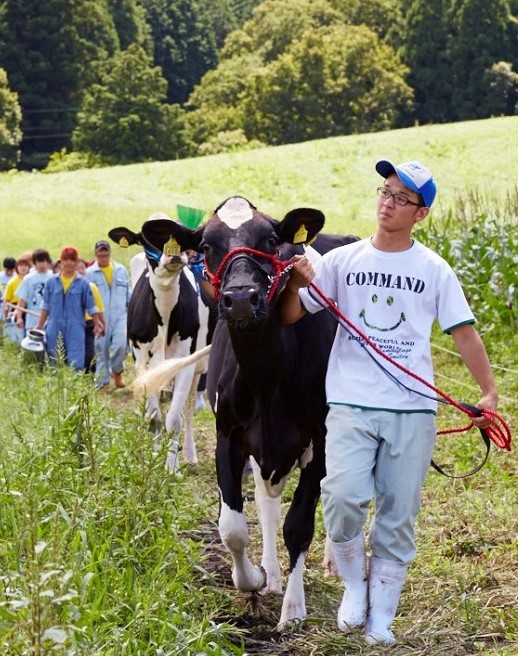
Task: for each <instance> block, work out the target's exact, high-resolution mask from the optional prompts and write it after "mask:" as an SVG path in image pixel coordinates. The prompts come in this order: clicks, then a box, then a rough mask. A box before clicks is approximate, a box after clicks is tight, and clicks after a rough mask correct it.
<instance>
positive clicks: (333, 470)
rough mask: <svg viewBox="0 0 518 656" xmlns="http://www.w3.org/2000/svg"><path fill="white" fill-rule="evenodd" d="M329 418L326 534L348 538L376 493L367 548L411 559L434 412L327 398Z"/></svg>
mask: <svg viewBox="0 0 518 656" xmlns="http://www.w3.org/2000/svg"><path fill="white" fill-rule="evenodd" d="M326 425H327V438H326V471H327V475H326V477H325V478H324V479H323V480H322V502H323V508H324V522H325V525H326V530H327V534H328V536H329V538H330V539H331V540H332V541H333V542H346V541H348V540H352V539H353V538H354V537H356V536H357V535H358V534H359V533H361V532H362V530H363V526H364V524H365V521H366V518H367V512H368V508H369V505H370V502H371V501H372V499H373V498H374V499H375V513H374V516H373V520H372V524H371V528H370V536H369V541H370V546H371V552H372V555H373V556H374V557H375V558H382V559H384V560H393V561H397V562H399V563H402V564H408V563H410V562H411V561H412V560H413V559H414V557H415V552H416V549H415V535H414V524H415V519H416V516H417V513H418V511H419V507H420V505H421V489H422V486H423V484H424V480H425V478H426V473H427V471H428V468H429V466H430V460H431V458H432V452H433V448H434V444H435V436H436V427H435V415H433V414H431V413H425V412H422V413H421V412H419V413H411V412H387V411H385V410H364V409H361V408H352V407H348V406H342V405H331V406H330V408H329V413H328V416H327V422H326Z"/></svg>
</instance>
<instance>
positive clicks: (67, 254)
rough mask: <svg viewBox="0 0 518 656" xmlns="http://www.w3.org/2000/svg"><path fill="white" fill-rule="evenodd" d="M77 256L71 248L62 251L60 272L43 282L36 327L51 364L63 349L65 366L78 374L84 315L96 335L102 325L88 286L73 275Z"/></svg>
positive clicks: (82, 359)
mask: <svg viewBox="0 0 518 656" xmlns="http://www.w3.org/2000/svg"><path fill="white" fill-rule="evenodd" d="M78 257H79V254H78V252H77V249H76V248H74V247H73V246H67V247H65V248H64V249H63V250H62V251H61V264H62V270H61V272H60V273H56V274H55V275H53V276H51V278H49V280H48V281H47V282H46V283H45V287H44V289H43V306H42V310H41V312H40V316H39V319H38V323H37V324H36V328H37V329H39V330H43V329H45V336H46V349H47V353H48V356H49V359H50V361H51V362H56V361H57V359H58V351H59V349H60V347H62V348H63V350H64V355H65V359H66V362H67V364H69V365H70V366H71V367H74V369H76V370H77V371H81V370H83V369H84V366H85V312H88V313H89V314H90V315H91V316H92V318H93V321H94V334H95V335H96V336H99V335H100V334H101V332H102V330H103V326H102V322H101V321H100V319H99V309H98V308H97V306H96V305H95V301H94V297H93V294H92V292H91V290H90V285H89V284H88V282H87V281H86V280H85V279H84V278H83V277H82V276H79V275H78V274H77V273H76V264H77V260H78Z"/></svg>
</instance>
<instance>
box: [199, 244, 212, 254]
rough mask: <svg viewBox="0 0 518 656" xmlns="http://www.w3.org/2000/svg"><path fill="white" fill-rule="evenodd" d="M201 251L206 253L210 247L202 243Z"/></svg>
mask: <svg viewBox="0 0 518 656" xmlns="http://www.w3.org/2000/svg"><path fill="white" fill-rule="evenodd" d="M201 250H202V251H203V252H204V253H208V252H209V251H210V246H209V245H208V244H205V243H203V244H201Z"/></svg>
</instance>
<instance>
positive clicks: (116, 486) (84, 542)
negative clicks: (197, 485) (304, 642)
mask: <svg viewBox="0 0 518 656" xmlns="http://www.w3.org/2000/svg"><path fill="white" fill-rule="evenodd" d="M0 391H1V393H0V406H1V411H0V436H1V437H0V453H1V455H2V457H1V475H0V653H2V655H3V656H15V655H16V656H18V655H22V654H23V655H25V654H31V655H35V656H41V655H43V654H51V653H52V654H85V656H86V655H88V656H94V655H96V656H97V655H99V656H101V655H102V656H107V655H110V656H111V655H113V656H115V655H122V654H124V655H128V656H130V655H134V656H143V655H144V654H163V655H164V656H165V655H166V654H178V655H180V654H185V655H187V654H201V653H204V654H207V655H214V656H216V655H222V654H236V653H242V650H240V649H238V648H236V647H234V643H237V644H239V643H240V640H239V637H236V634H237V632H236V630H235V629H232V628H231V627H230V626H228V625H225V624H224V623H221V622H218V621H216V619H215V618H217V617H218V616H219V615H220V614H221V609H222V607H225V605H226V604H228V602H227V600H226V598H225V596H224V593H223V592H221V594H220V593H219V592H218V588H215V587H213V586H211V587H210V591H207V589H208V586H209V584H210V581H209V580H208V579H207V577H206V576H205V575H204V572H203V570H202V569H201V567H202V563H203V553H202V545H201V543H200V542H199V541H197V540H194V539H191V538H190V537H189V531H190V530H191V529H192V527H193V526H196V525H197V524H198V523H199V518H200V516H204V515H205V514H206V512H207V506H206V500H205V499H204V498H203V496H201V495H197V494H196V493H193V491H192V490H190V489H188V487H187V479H186V478H176V477H174V476H168V475H166V473H165V470H164V462H165V453H163V452H162V451H160V450H159V451H158V452H157V451H156V449H155V448H154V444H153V436H152V434H151V433H150V431H149V430H148V427H147V424H146V423H145V422H144V420H143V418H142V416H141V414H139V413H136V412H134V411H133V412H132V411H128V410H129V409H130V408H131V401H129V402H128V404H127V405H128V408H127V410H126V411H125V412H121V413H119V412H115V411H114V409H113V408H111V407H110V404H108V403H107V402H106V401H105V400H104V399H103V398H101V397H99V396H98V395H97V391H96V390H94V389H93V386H92V383H91V381H89V380H88V379H87V378H86V377H84V376H82V375H77V374H76V373H75V372H73V371H72V370H70V369H69V368H67V367H64V366H59V367H58V368H55V369H50V368H49V369H45V370H42V369H39V368H36V367H35V366H34V365H31V366H28V365H27V364H25V362H24V360H23V358H22V355H21V353H20V352H18V350H17V349H15V348H14V347H11V346H10V345H4V347H3V350H2V358H1V362H0ZM230 637H233V639H234V642H233V643H231V642H230V640H229V638H230Z"/></svg>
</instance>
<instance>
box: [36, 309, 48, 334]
mask: <svg viewBox="0 0 518 656" xmlns="http://www.w3.org/2000/svg"><path fill="white" fill-rule="evenodd" d="M48 316H49V311H48V310H42V311H41V312H40V318H39V319H38V323H37V324H36V325H35V326H34V327H35V328H38V330H43V328H44V326H45V322H46V321H47V317H48Z"/></svg>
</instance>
